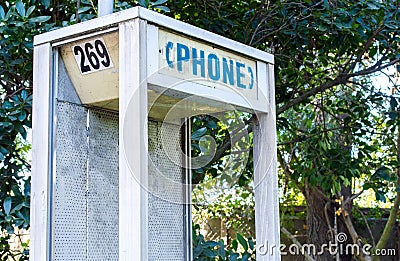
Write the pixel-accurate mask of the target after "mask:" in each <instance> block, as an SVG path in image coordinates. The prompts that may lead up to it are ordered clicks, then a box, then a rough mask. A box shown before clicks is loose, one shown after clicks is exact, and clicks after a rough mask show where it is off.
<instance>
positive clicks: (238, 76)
mask: <svg viewBox="0 0 400 261" xmlns="http://www.w3.org/2000/svg"><path fill="white" fill-rule="evenodd" d="M241 68H244V64H243V63H239V62H236V80H237V86H238V87H239V88H243V89H246V85H244V84H243V83H242V80H241V79H242V78H244V73H242V72H241V70H240V69H241Z"/></svg>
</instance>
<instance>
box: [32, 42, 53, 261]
mask: <svg viewBox="0 0 400 261" xmlns="http://www.w3.org/2000/svg"><path fill="white" fill-rule="evenodd" d="M52 55H53V54H52V47H51V44H50V43H44V44H41V45H39V46H36V47H35V51H34V58H33V64H34V66H33V70H34V73H33V85H34V86H35V88H34V89H33V97H34V99H33V106H32V107H33V111H32V136H33V145H32V173H35V176H34V178H32V185H31V206H32V207H31V217H30V219H31V226H30V249H32V251H31V252H30V258H31V260H49V259H48V258H49V255H50V254H49V253H50V248H51V245H50V243H49V242H50V238H51V233H50V223H51V208H50V201H51V194H50V191H51V186H52V185H51V183H52V180H51V169H52V158H53V153H52V150H51V147H52V136H49V132H50V130H51V129H52V127H53V124H54V123H53V114H52V111H53V90H52V88H51V86H52V69H53V62H52V60H53V59H52Z"/></svg>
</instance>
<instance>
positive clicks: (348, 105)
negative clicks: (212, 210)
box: [168, 1, 400, 260]
mask: <svg viewBox="0 0 400 261" xmlns="http://www.w3.org/2000/svg"><path fill="white" fill-rule="evenodd" d="M168 6H169V7H170V9H171V14H172V16H174V17H178V18H179V19H182V20H184V21H186V22H189V23H193V24H195V25H197V26H200V27H203V28H205V29H207V30H209V31H213V32H216V33H219V34H222V35H224V36H227V37H229V38H233V39H235V40H238V41H241V42H243V43H246V44H249V45H252V46H254V47H257V48H259V49H263V50H265V51H268V52H271V53H273V54H274V55H275V61H276V64H275V66H276V72H275V75H276V95H277V97H276V98H277V104H278V108H277V116H278V118H277V119H278V128H279V129H278V132H279V145H280V146H279V148H278V158H279V161H280V163H281V168H282V169H283V173H284V175H285V177H286V179H287V180H288V181H289V183H290V184H291V185H293V186H295V187H296V188H297V189H298V190H299V191H301V192H302V193H303V195H304V196H305V198H306V202H307V222H308V227H309V230H308V231H309V235H308V236H309V242H310V243H314V244H315V245H316V246H317V248H320V247H321V245H322V244H324V243H326V242H327V240H331V241H332V240H334V229H333V225H332V224H333V223H334V219H335V216H336V218H337V214H339V213H341V215H340V216H339V218H338V219H339V223H338V229H336V233H338V232H341V231H344V232H346V233H347V234H348V235H350V236H351V240H352V241H353V242H354V243H355V244H359V245H362V244H363V242H362V240H361V238H360V236H359V235H358V232H357V231H356V229H355V227H354V224H353V220H352V218H351V217H352V210H353V208H355V206H354V205H353V200H354V199H355V198H357V197H358V196H359V195H360V194H361V193H362V192H363V191H364V190H366V189H374V191H375V192H376V196H377V199H378V200H386V199H387V196H388V195H391V194H390V193H389V194H387V192H388V189H387V187H388V185H389V187H390V188H391V191H392V193H394V192H393V191H394V190H395V189H397V188H396V180H397V179H398V172H397V173H396V171H398V165H399V164H398V162H399V160H398V151H397V150H396V147H398V145H396V139H397V138H396V137H397V136H398V125H399V106H398V103H399V92H398V84H397V83H396V82H395V77H394V76H393V75H388V72H386V71H385V69H386V68H390V67H393V66H394V65H396V64H398V63H399V61H400V60H399V58H400V57H399V55H398V53H397V50H398V49H399V35H398V31H397V30H398V29H397V28H399V17H398V14H399V3H398V2H396V1H359V2H353V1H295V2H293V1H280V2H277V1H261V2H259V1H223V2H220V1H207V2H198V1H193V2H192V1H174V2H173V3H169V5H168ZM200 10H201V11H200ZM379 74H380V75H384V76H385V75H386V76H387V78H386V79H388V80H389V83H388V84H386V86H384V88H379V87H378V86H376V83H374V82H373V76H376V75H379ZM249 131H251V129H250V130H249ZM219 148H221V149H222V150H225V149H226V147H225V146H224V144H223V143H221V144H220V145H219ZM211 169H212V168H211ZM355 179H357V180H362V182H363V186H362V187H361V188H355V187H354V186H352V184H353V182H354V180H355ZM394 194H395V195H396V196H395V198H394V199H393V202H394V203H393V208H392V211H391V215H390V222H388V223H387V227H386V229H385V231H384V233H383V235H382V237H381V240H379V241H378V243H377V245H376V248H378V247H383V246H384V245H385V238H386V240H387V233H388V232H390V231H391V230H392V229H393V223H394V220H395V219H396V216H397V212H398V193H397V194H396V193H394ZM338 203H339V204H338ZM330 258H331V256H330V255H329V253H325V254H324V255H322V256H319V257H318V259H321V260H329V259H330ZM341 258H342V259H341V260H345V259H344V258H345V257H344V256H342V257H341ZM347 258H350V257H347ZM358 258H360V259H362V260H363V259H368V258H369V257H366V256H364V255H363V254H362V253H361V255H360V256H359V257H358Z"/></svg>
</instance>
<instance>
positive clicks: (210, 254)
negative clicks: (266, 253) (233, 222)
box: [192, 225, 256, 261]
mask: <svg viewBox="0 0 400 261" xmlns="http://www.w3.org/2000/svg"><path fill="white" fill-rule="evenodd" d="M199 230H200V226H199V225H193V233H192V235H193V260H196V261H214V260H215V261H225V260H226V261H247V260H249V261H251V260H256V259H255V244H254V241H253V239H252V238H251V237H249V238H247V239H245V238H244V237H243V236H242V235H241V234H237V235H236V239H234V240H233V241H232V243H231V245H230V246H229V247H227V246H226V245H225V244H224V241H223V240H222V239H221V240H220V241H219V242H216V241H205V240H204V236H203V235H201V234H200V232H199ZM239 246H240V247H239ZM239 248H241V250H240V249H239Z"/></svg>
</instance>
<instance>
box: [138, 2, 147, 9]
mask: <svg viewBox="0 0 400 261" xmlns="http://www.w3.org/2000/svg"><path fill="white" fill-rule="evenodd" d="M137 2H138V4H139V5H140V6H141V7H144V8H147V7H148V1H147V0H138V1H137Z"/></svg>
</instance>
